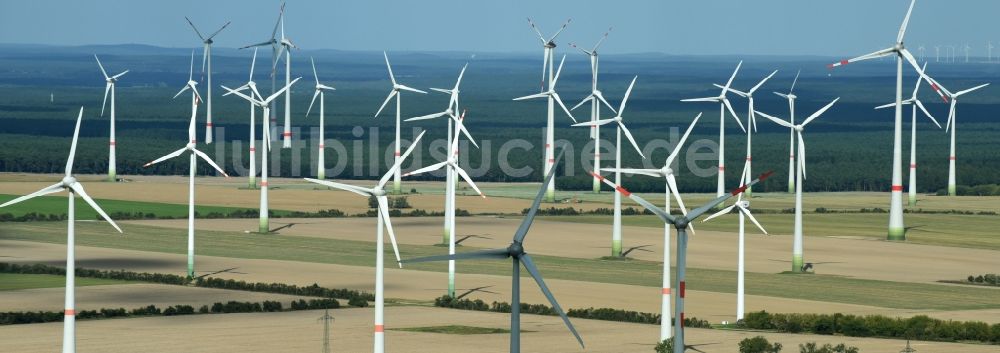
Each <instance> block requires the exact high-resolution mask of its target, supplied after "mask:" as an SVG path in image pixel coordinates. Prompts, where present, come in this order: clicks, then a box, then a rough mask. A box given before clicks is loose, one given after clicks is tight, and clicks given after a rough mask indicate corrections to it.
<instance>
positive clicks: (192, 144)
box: [184, 142, 195, 151]
mask: <svg viewBox="0 0 1000 353" xmlns="http://www.w3.org/2000/svg"><path fill="white" fill-rule="evenodd" d="M184 148H187V149H188V150H189V151H194V148H195V143H194V142H188V144H187V146H185V147H184Z"/></svg>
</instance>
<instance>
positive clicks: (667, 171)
mask: <svg viewBox="0 0 1000 353" xmlns="http://www.w3.org/2000/svg"><path fill="white" fill-rule="evenodd" d="M660 172H661V173H663V175H673V174H674V170H673V169H670V167H663V168H662V169H660Z"/></svg>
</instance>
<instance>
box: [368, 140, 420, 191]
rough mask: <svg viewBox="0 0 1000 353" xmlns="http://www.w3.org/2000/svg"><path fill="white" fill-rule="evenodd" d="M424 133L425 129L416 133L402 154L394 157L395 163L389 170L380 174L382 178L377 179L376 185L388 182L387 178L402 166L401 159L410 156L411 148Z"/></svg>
mask: <svg viewBox="0 0 1000 353" xmlns="http://www.w3.org/2000/svg"><path fill="white" fill-rule="evenodd" d="M425 133H427V130H424V131H421V132H420V135H417V138H415V139H413V142H412V143H410V147H407V148H406V151H405V152H403V155H402V156H400V157H399V158H398V159H396V163H393V165H392V168H390V169H389V171H388V172H386V173H385V175H383V176H382V179H379V181H378V186H380V187H382V186H385V184H386V183H388V182H389V178H391V177H392V176H393V175H395V174H396V170H398V169H400V168H402V165H403V161H404V160H406V157H409V156H410V153H412V152H413V150H414V149H415V148H416V147H417V144H419V143H420V139H422V138H423V137H424V134H425Z"/></svg>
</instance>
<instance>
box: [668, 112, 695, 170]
mask: <svg viewBox="0 0 1000 353" xmlns="http://www.w3.org/2000/svg"><path fill="white" fill-rule="evenodd" d="M701 114H702V113H698V115H697V116H695V117H694V121H692V122H691V125H688V128H687V131H685V132H684V136H682V137H681V140H680V141H678V142H677V146H674V150H673V151H672V152H670V155H669V156H667V162H666V163H665V166H666V167H668V168H669V167H670V165H671V164H673V162H674V159H676V158H677V155H678V154H680V152H681V147H683V146H684V142H686V141H687V138H688V136H690V135H691V131H693V130H694V126H695V125H696V124H698V119H701Z"/></svg>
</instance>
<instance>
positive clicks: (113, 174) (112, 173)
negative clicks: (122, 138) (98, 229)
mask: <svg viewBox="0 0 1000 353" xmlns="http://www.w3.org/2000/svg"><path fill="white" fill-rule="evenodd" d="M94 59H95V60H97V67H100V68H101V74H103V75H104V81H105V82H107V83H106V84H105V85H104V102H103V103H101V116H104V106H105V104H107V103H108V92H111V142H110V143H108V181H110V182H115V181H117V180H118V177H117V171H116V169H117V168H116V167H115V164H116V163H115V84H116V83H118V78H119V77H122V75H125V74H126V73H128V70H125V71H122V73H120V74H117V75H114V76H108V72H107V71H104V65H101V59H98V58H97V54H94Z"/></svg>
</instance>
